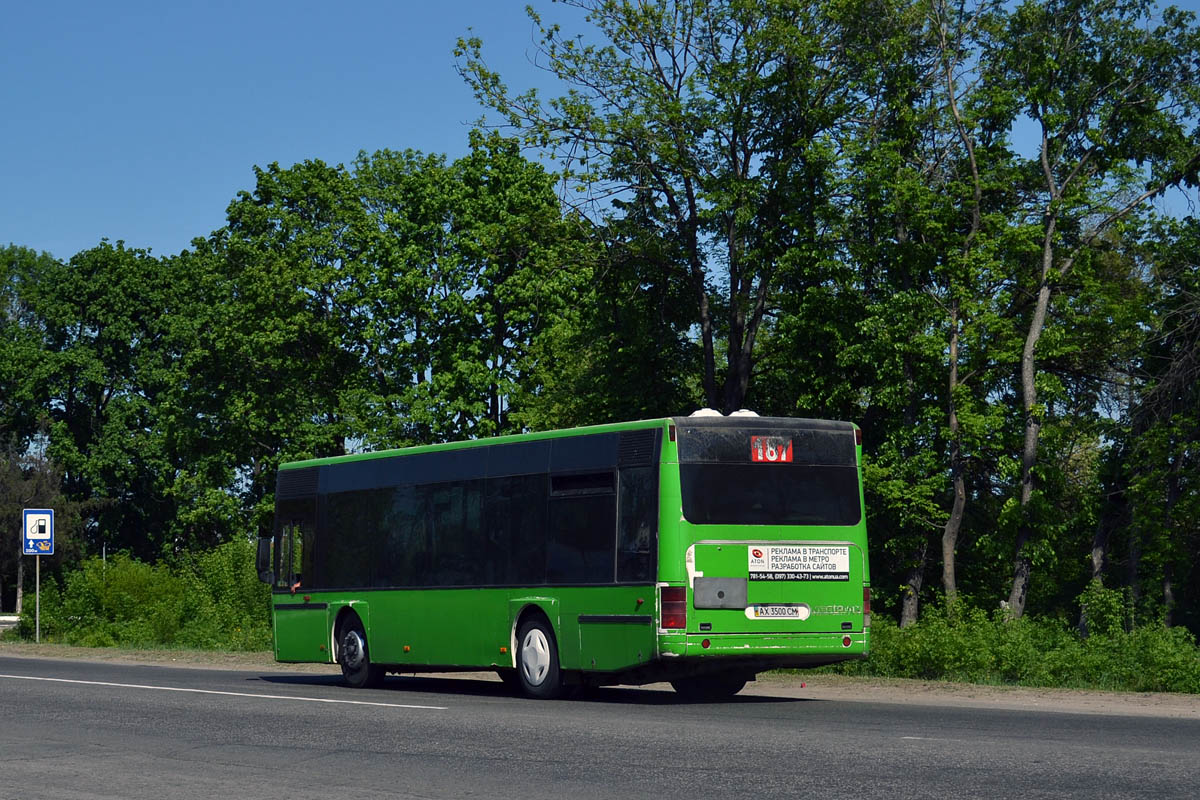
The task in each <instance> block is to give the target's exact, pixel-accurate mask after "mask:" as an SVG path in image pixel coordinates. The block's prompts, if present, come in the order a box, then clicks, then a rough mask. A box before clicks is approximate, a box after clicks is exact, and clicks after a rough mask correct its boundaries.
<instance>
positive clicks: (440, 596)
mask: <svg viewBox="0 0 1200 800" xmlns="http://www.w3.org/2000/svg"><path fill="white" fill-rule="evenodd" d="M672 423H673V421H672V420H670V419H662V420H648V421H642V422H637V423H622V424H613V425H601V426H595V427H590V428H583V429H576V430H573V431H565V432H550V433H543V434H530V435H526V436H506V437H497V438H495V439H488V440H478V441H472V442H461V443H455V444H451V445H437V446H431V447H419V448H413V449H412V450H410V451H405V452H412V453H419V452H429V451H431V450H434V449H459V448H468V447H479V446H485V445H489V444H501V443H505V442H511V441H529V440H534V439H548V438H555V437H556V436H563V435H581V434H585V433H609V432H620V431H628V430H644V429H647V428H661V429H662V430H663V431H664V434H663V436H662V442H661V452H660V454H659V461H658V472H659V482H658V497H659V512H658V513H659V517H658V532H657V533H658V542H657V559H656V569H657V583H656V584H651V583H647V584H638V585H603V586H565V587H564V586H529V587H505V588H421V589H361V590H345V591H343V590H336V591H335V590H331V591H315V590H314V591H310V592H304V593H302V594H300V595H291V594H288V593H287V592H283V591H277V593H276V594H275V595H273V601H274V604H275V611H274V620H275V654H276V658H277V659H278V660H280V661H315V662H332V661H333V660H334V657H335V654H334V652H333V649H334V648H333V646H332V645H333V637H334V634H335V628H336V626H337V624H338V620H339V616H340V615H341V614H343V613H345V612H346V609H347V608H350V609H352V610H353V612H354V613H355V614H357V615H358V616H359V618H360V619H361V620H362V622H363V626H364V628H365V630H366V633H367V639H368V642H369V647H370V654H371V660H372V662H374V663H376V664H381V665H385V666H386V667H388V668H390V669H394V670H395V671H405V670H407V669H412V670H413V671H421V670H422V669H427V670H435V669H440V668H445V669H488V668H497V667H512V666H514V664H515V651H516V644H517V642H516V634H517V625H518V623H519V621H520V620H521V619H522V618H523V615H526V614H528V613H537V614H541V615H543V616H545V617H546V618H547V619H548V620H549V621H550V623H551V625H552V626H553V629H554V633H555V635H556V637H557V640H558V641H557V644H558V650H559V659H560V663H561V666H562V668H563V669H564V670H566V671H577V672H579V673H582V674H587V673H595V674H597V675H600V674H603V675H604V676H606V678H605V679H613V678H614V677H615V678H616V679H619V680H621V681H622V682H630V683H644V682H648V681H651V680H662V679H666V678H671V677H675V676H682V675H688V674H701V673H704V672H706V671H721V670H722V669H731V670H732V669H736V670H744V671H746V672H748V673H751V674H752V673H754V672H757V671H761V670H762V669H769V668H772V667H777V666H816V665H820V664H828V663H834V662H837V661H841V660H845V659H849V658H862V657H865V656H866V655H867V653H868V652H869V650H870V629H869V627H866V626H865V625H864V608H863V600H864V597H863V594H864V587H867V586H869V585H870V574H869V564H868V558H867V549H866V547H867V542H866V524H865V520H860V522H859V524H857V525H851V526H844V527H843V526H780V525H694V524H691V523H690V522H688V521H687V520H686V519H684V518H683V516H682V513H681V508H682V491H681V484H680V469H679V463H678V460H679V452H678V444H677V442H675V441H673V440H672V439H671V438H670V437H669V436H668V435H667V433H666V431H667V430H668V428H669V426H670V425H671V424H672ZM395 455H396V452H395V451H392V452H385V453H372V454H362V455H358V456H345V457H339V458H331V459H316V460H310V461H305V462H297V463H294V464H286V465H283V466H282V467H281V470H286V469H294V468H303V467H311V466H324V465H331V464H337V463H342V462H346V461H351V460H364V459H371V458H384V457H392V456H395ZM856 456H857V460H858V463H859V464H860V468H859V469H860V481H859V495H860V497H859V503H860V508H862V507H863V506H862V497H861V495H862V488H861V459H862V454H861V447H857V448H856ZM756 545H757V546H764V545H770V546H776V545H778V546H784V545H795V546H803V545H822V546H830V547H833V546H838V547H845V548H847V550H848V553H849V559H848V574H847V575H846V577H845V578H844V579H842V578H838V579H835V580H791V579H788V580H770V581H766V580H751V578H750V574H749V571H750V570H749V555H748V553H749V551H750V550H751V548H753V547H755V546H756ZM697 578H706V579H729V580H731V581H733V583H731V584H729V585H730V586H733V587H740V586H741V585H742V584H741V583H739V582H741V581H744V582H745V583H744V586H745V592H746V604H747V605H749V606H755V605H768V606H801V605H802V606H804V607H805V609H806V615H805V616H804V618H798V617H792V618H754V617H752V616H751V615H749V614H748V612H747V610H746V608H745V607H741V608H696V607H695V605H694V604H695V601H696V593H695V586H694V581H695V579H697ZM665 585H670V586H683V587H686V590H687V627H686V629H685V630H662V629H660V628H659V619H660V611H659V608H658V599H659V587H661V586H665ZM302 604H307V605H311V606H314V607H323V609H321V608H313V609H312V610H302V609H299V608H297V606H299V605H302ZM847 641H848V642H849V643H848V644H847Z"/></svg>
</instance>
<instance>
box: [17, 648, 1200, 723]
mask: <svg viewBox="0 0 1200 800" xmlns="http://www.w3.org/2000/svg"><path fill="white" fill-rule="evenodd" d="M0 656H3V657H15V658H30V659H64V660H79V661H96V662H105V663H110V664H114V663H115V664H143V665H154V666H165V667H187V668H189V669H224V670H260V671H263V672H270V673H276V674H278V673H285V674H286V673H291V674H325V675H333V674H337V673H338V671H339V670H338V667H337V666H336V665H334V664H280V663H277V662H276V661H275V660H274V658H273V657H272V655H271V653H269V652H249V653H226V652H215V651H202V650H122V649H117V648H100V647H98V648H92V647H71V646H68V645H58V644H30V643H27V642H0ZM439 677H444V678H461V679H468V680H499V679H498V678H497V677H496V675H495V674H494V673H491V672H462V673H446V674H443V675H440V676H439ZM644 688H647V689H658V690H667V691H669V690H670V687H669V686H668V685H667V684H652V685H650V686H647V687H644ZM742 694H745V695H751V696H758V697H789V698H803V699H808V700H832V701H838V702H857V703H885V704H902V705H937V706H945V705H954V706H963V707H968V708H993V709H1012V710H1020V711H1050V712H1060V713H1069V714H1106V715H1127V716H1146V717H1169V718H1175V719H1195V720H1200V695H1190V694H1169V693H1165V692H1099V691H1093V690H1086V689H1039V688H1031V687H1025V686H987V685H981V684H970V683H950V682H944V681H919V680H907V679H884V678H860V677H848V676H844V675H826V674H812V673H808V674H790V673H766V674H763V675H760V676H759V678H758V680H757V681H755V682H753V683H750V684H748V685H747V686H746V688H745V689H744V690H743V691H742Z"/></svg>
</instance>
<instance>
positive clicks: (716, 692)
mask: <svg viewBox="0 0 1200 800" xmlns="http://www.w3.org/2000/svg"><path fill="white" fill-rule="evenodd" d="M745 685H746V678H745V677H743V676H741V675H700V676H698V677H694V678H678V679H676V680H673V681H671V686H673V687H674V688H675V691H676V693H677V694H678V695H679V696H680V697H682V698H683V699H684V700H694V701H698V702H712V701H715V700H728V699H729V698H730V697H733V696H734V695H735V694H737V693H738V692H740V691H741V690H742V688H743V687H744V686H745Z"/></svg>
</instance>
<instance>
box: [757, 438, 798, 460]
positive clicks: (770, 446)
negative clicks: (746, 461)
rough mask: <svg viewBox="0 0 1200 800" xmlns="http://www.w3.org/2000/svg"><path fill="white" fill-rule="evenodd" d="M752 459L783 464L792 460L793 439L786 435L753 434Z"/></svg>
mask: <svg viewBox="0 0 1200 800" xmlns="http://www.w3.org/2000/svg"><path fill="white" fill-rule="evenodd" d="M750 460H751V461H754V462H756V463H765V464H781V463H785V462H788V463H790V462H791V460H792V440H791V439H789V438H787V437H786V436H751V437H750Z"/></svg>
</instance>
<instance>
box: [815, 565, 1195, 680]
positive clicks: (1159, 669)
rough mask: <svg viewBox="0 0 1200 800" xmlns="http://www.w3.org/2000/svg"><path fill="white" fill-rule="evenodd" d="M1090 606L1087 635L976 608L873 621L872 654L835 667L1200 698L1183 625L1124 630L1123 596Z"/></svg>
mask: <svg viewBox="0 0 1200 800" xmlns="http://www.w3.org/2000/svg"><path fill="white" fill-rule="evenodd" d="M1080 601H1081V605H1083V604H1086V606H1085V607H1086V608H1087V609H1088V616H1089V627H1090V629H1091V630H1092V631H1093V633H1092V635H1091V636H1088V637H1087V638H1083V637H1081V636H1080V635H1079V633H1078V632H1077V631H1076V630H1074V629H1073V628H1072V627H1070V626H1069V625H1068V624H1067V623H1066V622H1065V621H1063V620H1054V619H1031V618H1028V617H1025V618H1022V619H1019V620H1009V619H1007V618H1006V617H1005V616H1004V614H1003V613H1002V612H997V613H996V614H994V615H993V616H991V617H989V616H988V615H987V614H986V613H985V612H983V611H981V610H979V609H966V608H960V609H958V611H957V613H956V614H953V615H950V614H947V613H946V612H945V611H944V610H942V609H940V608H938V607H927V608H926V611H925V614H924V616H923V617H922V618H921V620H920V621H919V622H918V623H916V624H915V625H910V626H909V627H908V628H905V629H903V630H901V629H900V628H899V627H897V625H896V624H895V623H894V622H893V621H891V620H890V619H888V618H886V617H878V616H877V617H875V618H873V619H872V628H871V655H870V657H869V658H868V659H867V660H865V661H858V662H850V663H848V664H842V665H839V666H838V667H835V668H833V669H834V670H835V671H837V672H841V673H846V674H858V675H874V676H878V677H892V678H920V679H926V680H960V681H972V682H983V683H1007V684H1016V685H1022V686H1062V687H1072V688H1094V689H1119V690H1126V691H1139V692H1147V691H1168V692H1194V693H1200V649H1198V648H1197V646H1196V641H1195V639H1194V638H1193V637H1192V635H1191V634H1190V633H1189V632H1188V631H1187V630H1186V629H1184V628H1166V627H1163V626H1146V627H1142V628H1136V629H1134V630H1133V631H1130V632H1126V631H1125V629H1124V624H1125V620H1126V619H1127V615H1126V613H1125V609H1126V604H1125V601H1124V596H1123V595H1122V594H1121V593H1120V592H1114V591H1112V590H1106V589H1104V588H1103V587H1101V586H1099V585H1096V586H1090V587H1088V589H1087V590H1086V591H1085V592H1084V594H1083V595H1081V597H1080Z"/></svg>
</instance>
